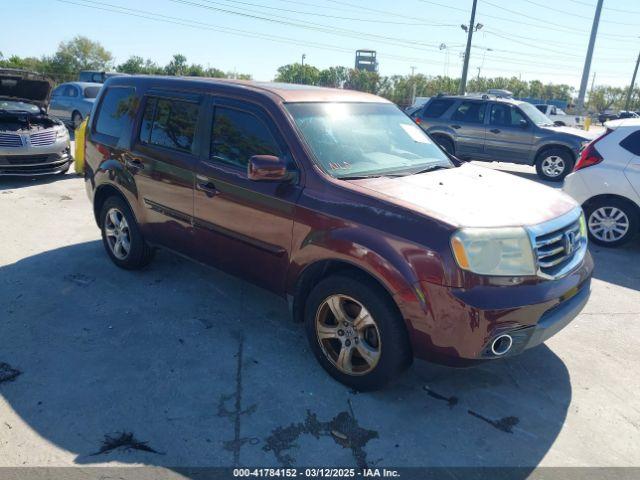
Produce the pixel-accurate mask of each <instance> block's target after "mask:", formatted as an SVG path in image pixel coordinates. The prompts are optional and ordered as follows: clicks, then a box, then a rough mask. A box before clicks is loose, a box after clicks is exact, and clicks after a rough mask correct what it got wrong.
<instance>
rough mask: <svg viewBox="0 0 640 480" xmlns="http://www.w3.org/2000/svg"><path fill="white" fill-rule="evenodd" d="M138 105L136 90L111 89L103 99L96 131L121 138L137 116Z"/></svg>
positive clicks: (128, 88) (126, 88) (127, 88)
mask: <svg viewBox="0 0 640 480" xmlns="http://www.w3.org/2000/svg"><path fill="white" fill-rule="evenodd" d="M137 104H138V102H137V97H136V96H135V89H134V88H130V87H124V88H123V87H112V88H109V89H108V90H107V91H106V92H105V94H104V96H103V97H102V102H101V104H100V111H99V112H98V118H97V120H96V124H95V131H96V132H97V133H101V134H103V135H108V136H110V137H114V138H120V136H121V135H122V132H123V131H124V129H125V127H126V126H127V125H128V124H129V121H130V119H131V118H133V116H134V115H135V113H136V109H137Z"/></svg>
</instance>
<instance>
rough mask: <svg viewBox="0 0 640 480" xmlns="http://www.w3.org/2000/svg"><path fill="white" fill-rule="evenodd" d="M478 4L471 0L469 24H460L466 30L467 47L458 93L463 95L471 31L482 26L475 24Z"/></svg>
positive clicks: (469, 52)
mask: <svg viewBox="0 0 640 480" xmlns="http://www.w3.org/2000/svg"><path fill="white" fill-rule="evenodd" d="M477 6H478V0H473V6H472V7H471V20H470V21H469V25H468V26H467V25H460V28H462V29H463V30H464V31H465V32H467V48H466V49H465V51H464V64H463V65H462V78H461V79H460V95H464V91H465V90H466V88H467V73H468V71H469V57H470V56H471V39H472V38H473V32H475V31H478V30H480V29H481V28H482V24H481V23H478V24H477V25H476V7H477Z"/></svg>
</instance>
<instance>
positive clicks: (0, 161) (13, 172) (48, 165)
mask: <svg viewBox="0 0 640 480" xmlns="http://www.w3.org/2000/svg"><path fill="white" fill-rule="evenodd" d="M20 150H21V151H20V153H19V154H18V152H15V153H12V154H11V155H6V154H3V153H0V176H22V177H32V176H39V175H55V174H57V173H62V172H65V171H67V170H68V169H69V165H71V162H72V161H73V157H72V156H71V151H70V148H69V146H68V145H67V146H66V147H64V148H63V149H62V150H60V151H57V152H53V153H41V152H37V153H24V152H22V149H20Z"/></svg>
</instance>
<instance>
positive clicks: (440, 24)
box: [204, 0, 457, 27]
mask: <svg viewBox="0 0 640 480" xmlns="http://www.w3.org/2000/svg"><path fill="white" fill-rule="evenodd" d="M204 1H206V2H207V3H212V4H218V5H220V2H215V1H211V0H204ZM225 1H226V2H227V3H234V4H240V5H248V6H252V7H258V8H266V9H268V10H277V11H281V12H287V13H296V14H299V15H311V16H314V17H323V18H335V19H339V20H349V21H354V22H367V23H382V24H390V25H405V26H430V27H457V25H456V24H453V23H430V22H429V23H427V22H418V23H416V22H411V23H409V22H395V21H393V20H374V19H369V18H357V17H345V16H341V15H328V14H323V13H317V12H304V11H301V10H292V9H289V8H278V7H270V6H267V5H260V4H256V3H250V2H242V1H240V0H225ZM222 5H223V6H227V5H224V4H222ZM236 8H241V7H236ZM243 10H247V9H243Z"/></svg>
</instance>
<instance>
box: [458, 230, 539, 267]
mask: <svg viewBox="0 0 640 480" xmlns="http://www.w3.org/2000/svg"><path fill="white" fill-rule="evenodd" d="M451 248H452V250H453V256H454V257H455V259H456V262H458V265H459V266H460V268H462V269H464V270H469V271H470V272H473V273H477V274H479V275H496V276H499V275H505V276H523V275H535V274H536V267H535V261H534V258H533V248H532V246H531V241H530V240H529V235H528V234H527V232H526V231H525V229H524V228H519V227H514V228H463V229H461V230H458V231H457V232H456V233H455V234H454V235H453V236H452V237H451Z"/></svg>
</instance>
